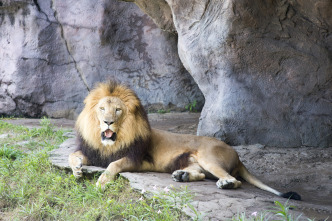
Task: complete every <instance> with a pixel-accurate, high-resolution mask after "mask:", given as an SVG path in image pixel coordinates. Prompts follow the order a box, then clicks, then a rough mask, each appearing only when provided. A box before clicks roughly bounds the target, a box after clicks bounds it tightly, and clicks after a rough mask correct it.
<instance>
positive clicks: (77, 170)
mask: <svg viewBox="0 0 332 221" xmlns="http://www.w3.org/2000/svg"><path fill="white" fill-rule="evenodd" d="M73 164H74V166H72V167H71V169H72V170H73V175H74V176H75V177H76V178H77V179H78V178H81V177H82V176H83V172H82V166H83V163H82V159H81V158H79V157H75V159H74V162H73Z"/></svg>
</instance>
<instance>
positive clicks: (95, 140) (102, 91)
mask: <svg viewBox="0 0 332 221" xmlns="http://www.w3.org/2000/svg"><path fill="white" fill-rule="evenodd" d="M107 96H113V97H118V98H120V99H121V100H122V102H123V103H124V104H125V105H126V107H127V111H126V112H125V113H124V114H125V116H124V120H123V121H122V124H121V125H118V126H119V131H118V132H117V139H116V141H115V143H114V144H113V145H112V146H104V145H103V144H102V142H101V130H100V126H99V120H98V118H97V113H96V108H95V107H96V105H97V104H98V102H99V101H100V100H101V99H102V98H104V97H107ZM84 103H85V107H84V109H83V110H82V112H81V113H80V115H79V117H78V118H77V121H76V131H77V137H78V144H77V150H81V151H82V153H83V154H84V155H85V156H87V157H88V159H89V163H90V164H91V165H94V166H102V167H107V166H108V165H109V164H110V163H111V162H113V161H115V160H118V159H120V158H122V157H125V156H127V157H128V158H129V159H131V160H132V161H133V162H135V163H136V164H139V163H141V162H142V160H144V159H145V160H149V161H150V157H149V156H148V154H147V152H148V149H149V148H150V140H151V137H150V136H151V127H150V124H149V122H148V118H147V114H146V112H145V110H144V108H143V106H142V104H141V102H140V100H139V98H138V97H137V95H136V94H135V93H134V92H133V91H132V90H131V89H129V88H128V87H126V86H124V85H121V84H117V83H116V82H112V81H109V82H107V83H100V84H98V85H97V87H95V88H94V89H93V90H92V91H91V92H90V93H89V95H88V96H87V97H86V99H85V100H84Z"/></svg>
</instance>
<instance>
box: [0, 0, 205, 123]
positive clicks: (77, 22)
mask: <svg viewBox="0 0 332 221" xmlns="http://www.w3.org/2000/svg"><path fill="white" fill-rule="evenodd" d="M0 2H1V4H0V59H1V61H2V62H1V63H0V114H7V115H24V116H30V117H38V116H41V115H48V116H50V117H68V118H75V116H76V115H77V114H78V112H79V111H80V110H81V108H82V101H83V99H84V97H85V96H86V95H87V93H88V90H89V89H91V88H92V87H93V85H94V84H95V82H99V81H105V80H107V79H116V80H118V81H120V82H123V83H126V84H128V85H131V86H132V87H133V89H134V90H135V91H137V93H138V95H139V97H140V98H141V99H142V102H143V104H144V105H145V106H147V107H148V108H155V109H161V108H173V109H184V106H185V105H186V104H188V103H192V102H193V101H194V100H197V101H198V105H197V107H198V108H199V107H202V105H203V103H204V98H203V95H202V93H201V92H200V90H199V89H198V87H197V85H196V83H195V82H194V81H193V79H192V77H191V76H190V74H189V73H188V72H187V71H186V70H185V68H184V67H183V65H182V63H181V62H180V59H179V57H178V55H177V47H176V41H177V37H176V36H175V35H174V34H170V33H168V32H164V31H162V30H160V29H159V28H158V27H157V25H155V24H154V22H153V21H152V20H151V19H150V18H149V17H148V16H147V15H145V14H144V13H143V12H142V11H141V10H140V9H139V8H138V7H137V6H136V5H134V4H130V3H123V2H118V1H116V0H111V1H103V0H98V1H89V0H83V1H79V2H78V1H74V0H71V1H65V0H55V1H51V0H43V1H41V0H34V1H33V0H30V1H18V0H14V1H9V0H4V1H0ZM170 25H172V23H170ZM165 27H168V26H165Z"/></svg>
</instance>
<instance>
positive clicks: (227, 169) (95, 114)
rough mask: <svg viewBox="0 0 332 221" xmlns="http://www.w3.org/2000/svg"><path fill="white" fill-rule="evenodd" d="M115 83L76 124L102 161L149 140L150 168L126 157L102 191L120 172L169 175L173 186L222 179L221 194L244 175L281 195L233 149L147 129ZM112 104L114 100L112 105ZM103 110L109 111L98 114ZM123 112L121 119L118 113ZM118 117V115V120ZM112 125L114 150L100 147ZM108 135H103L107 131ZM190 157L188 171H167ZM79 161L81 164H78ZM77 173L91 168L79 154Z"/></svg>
mask: <svg viewBox="0 0 332 221" xmlns="http://www.w3.org/2000/svg"><path fill="white" fill-rule="evenodd" d="M112 84H113V83H112V82H109V83H104V84H100V85H99V86H97V88H96V89H94V90H93V91H91V93H90V94H89V95H88V96H87V98H86V99H85V101H84V102H85V108H84V110H83V111H82V113H81V114H80V116H79V117H78V119H77V123H76V129H77V131H78V132H80V133H81V135H82V137H83V139H84V140H85V141H86V142H87V144H89V145H90V146H91V148H94V149H98V150H100V153H101V154H102V155H104V156H108V155H110V154H112V153H113V152H114V151H117V150H120V149H121V148H123V147H124V146H126V145H129V144H130V143H131V142H133V140H135V139H136V138H138V137H143V138H148V139H151V140H150V141H151V146H150V148H149V150H148V154H149V155H150V156H151V158H152V159H153V161H152V162H149V161H147V160H144V161H142V162H141V164H140V165H135V163H134V162H133V161H131V160H130V159H129V158H128V157H123V158H121V159H118V160H116V161H114V162H111V163H110V164H109V166H108V167H107V168H106V170H105V172H104V173H103V174H102V175H101V176H100V177H99V179H98V182H97V186H101V187H102V188H104V187H105V185H106V184H107V183H108V182H111V181H113V180H114V179H115V177H116V175H117V174H118V173H120V172H133V171H154V172H171V173H172V177H173V179H174V180H175V181H185V182H186V181H197V180H203V179H205V178H206V177H207V178H216V179H218V182H217V186H218V188H238V187H240V186H241V182H240V181H238V180H237V179H236V178H235V177H236V176H238V175H240V176H242V177H243V178H244V179H246V180H247V181H248V182H250V183H252V184H254V185H255V186H257V187H259V188H262V189H265V190H267V191H270V192H273V193H275V194H277V195H280V194H281V193H280V192H278V191H276V190H274V189H272V188H270V187H268V186H266V185H265V184H263V183H261V182H260V181H259V180H258V179H256V178H255V177H254V176H252V175H251V174H250V173H249V172H248V171H247V169H246V168H245V167H244V166H243V164H242V163H241V162H240V160H239V157H238V155H237V153H236V151H234V150H233V149H232V148H231V147H230V146H228V145H227V144H225V143H224V142H222V141H219V140H217V139H215V138H210V137H200V136H194V135H183V134H174V133H170V132H167V131H162V130H157V129H150V127H149V123H148V122H147V120H146V119H144V117H143V116H141V115H139V114H138V112H137V108H142V106H141V104H140V101H139V99H138V98H137V97H136V95H135V94H134V92H133V91H132V90H130V89H129V88H127V87H125V86H122V85H118V86H117V87H116V89H115V90H114V91H113V92H110V88H112ZM108 99H113V101H112V102H111V103H109V102H107V100H108ZM101 106H102V107H103V108H104V109H105V111H104V112H103V113H101V112H99V110H98V108H100V107H101ZM116 107H121V114H118V115H116V112H114V110H115V109H116ZM114 113H115V114H114ZM110 119H111V120H112V121H114V126H113V129H114V130H115V132H116V133H117V134H118V137H117V139H116V141H115V142H114V144H112V143H110V144H109V145H108V144H107V145H104V144H103V143H102V142H101V136H100V134H101V132H103V131H102V129H101V128H104V127H106V126H105V125H104V121H107V120H110ZM103 130H104V129H103ZM184 153H189V154H188V157H187V162H188V166H186V167H185V168H177V169H176V170H175V171H169V168H170V165H172V164H174V163H175V161H176V159H177V157H178V156H180V155H181V154H184ZM77 159H79V160H77ZM69 162H70V165H71V168H72V169H73V173H74V175H75V176H76V177H80V176H81V175H82V174H81V168H80V167H81V165H82V164H88V162H89V159H86V157H85V156H84V155H83V154H82V152H80V151H77V152H75V153H73V154H71V155H70V156H69Z"/></svg>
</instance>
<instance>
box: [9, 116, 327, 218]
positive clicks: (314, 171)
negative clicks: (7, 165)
mask: <svg viewBox="0 0 332 221" xmlns="http://www.w3.org/2000/svg"><path fill="white" fill-rule="evenodd" d="M199 116H200V115H199V113H167V114H149V120H150V123H151V126H152V127H155V128H158V129H164V130H168V131H171V132H177V133H190V134H195V133H196V129H197V124H198V120H199ZM7 122H10V123H13V124H19V125H26V126H29V127H36V126H38V125H39V120H36V119H11V120H7ZM51 122H52V123H53V124H55V125H56V126H57V127H63V128H69V129H72V128H73V127H74V121H71V120H66V119H52V120H51ZM234 148H235V149H236V150H237V152H238V153H239V155H240V159H241V160H242V162H243V163H244V164H245V166H246V167H247V168H248V169H249V171H250V172H252V173H253V174H255V176H256V177H258V178H259V179H261V180H262V181H263V182H264V183H266V184H268V185H270V186H271V187H273V188H276V189H278V190H280V191H283V192H287V191H291V190H292V191H296V192H297V193H299V194H300V195H301V196H302V201H293V200H292V201H291V202H290V204H292V205H294V206H295V207H296V208H295V209H294V212H295V214H299V213H302V214H303V216H302V218H301V219H300V220H307V219H306V217H308V218H311V219H313V218H315V220H316V221H317V220H325V219H327V218H328V220H331V219H332V147H330V148H311V147H297V148H275V147H265V146H263V145H260V144H255V145H246V146H235V147H234ZM65 158H66V157H65ZM124 176H125V177H127V178H128V179H129V180H130V182H131V183H132V184H133V186H134V187H135V188H138V189H140V188H145V189H149V188H151V187H152V186H155V185H157V186H158V185H159V186H162V185H175V186H177V185H180V184H177V183H175V182H173V181H172V180H171V178H170V175H169V174H156V173H124ZM186 185H188V187H189V188H191V189H192V190H193V192H195V193H196V198H195V202H194V205H195V208H196V209H197V210H199V211H205V212H206V214H207V215H206V219H209V220H227V219H230V218H231V217H232V216H233V215H234V213H235V214H236V213H237V212H239V211H246V213H247V214H250V213H252V212H255V211H260V210H266V209H269V208H270V207H271V206H272V205H273V202H274V201H275V200H278V201H280V202H284V201H283V199H282V198H279V197H277V196H273V195H271V194H270V193H267V192H265V191H262V190H259V189H257V188H255V187H253V186H251V185H250V184H248V183H244V185H243V187H241V188H240V189H237V190H219V189H217V188H216V186H215V181H211V180H206V181H201V182H194V183H189V184H186Z"/></svg>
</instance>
